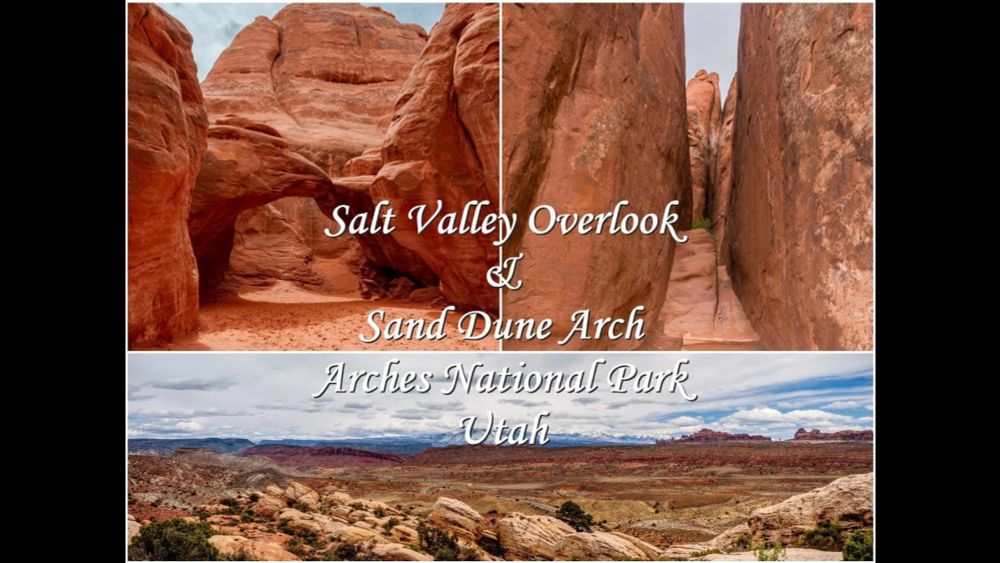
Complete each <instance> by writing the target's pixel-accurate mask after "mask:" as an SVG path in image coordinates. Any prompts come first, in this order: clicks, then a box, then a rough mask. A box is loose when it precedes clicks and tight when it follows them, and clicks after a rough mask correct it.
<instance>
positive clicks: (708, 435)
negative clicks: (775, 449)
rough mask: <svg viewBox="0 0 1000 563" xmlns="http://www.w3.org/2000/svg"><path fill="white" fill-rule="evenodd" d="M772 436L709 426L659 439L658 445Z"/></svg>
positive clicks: (747, 440)
mask: <svg viewBox="0 0 1000 563" xmlns="http://www.w3.org/2000/svg"><path fill="white" fill-rule="evenodd" d="M770 441H771V438H769V437H767V436H761V435H760V434H730V433H729V432H716V431H715V430H710V429H708V428H702V429H701V430H699V431H697V432H695V433H694V434H690V435H687V436H681V437H680V438H671V439H666V440H657V441H656V444H657V445H660V446H662V445H665V444H677V443H697V444H708V443H714V442H770Z"/></svg>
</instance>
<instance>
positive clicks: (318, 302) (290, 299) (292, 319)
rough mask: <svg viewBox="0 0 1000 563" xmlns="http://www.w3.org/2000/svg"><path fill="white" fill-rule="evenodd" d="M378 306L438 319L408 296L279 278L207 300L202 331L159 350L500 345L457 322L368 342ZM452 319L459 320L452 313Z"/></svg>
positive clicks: (434, 310) (396, 313) (389, 315)
mask: <svg viewBox="0 0 1000 563" xmlns="http://www.w3.org/2000/svg"><path fill="white" fill-rule="evenodd" d="M374 309H382V310H384V311H385V314H386V319H390V318H395V317H405V318H407V319H427V320H428V321H431V320H433V319H436V318H438V316H439V315H440V311H441V310H440V309H439V308H437V307H434V306H432V305H430V304H428V303H412V302H410V301H368V300H365V299H362V298H361V297H360V296H359V295H358V294H357V293H347V294H325V293H317V292H312V291H308V290H305V289H301V288H299V287H297V286H295V285H293V284H290V283H288V282H278V283H277V284H275V285H274V286H272V287H269V288H267V289H263V290H253V291H244V292H241V293H239V294H238V295H237V296H232V297H226V298H223V299H221V300H219V301H215V302H212V303H207V304H203V305H202V307H201V313H200V316H199V320H200V323H201V328H200V330H199V331H198V332H197V333H195V334H192V335H190V336H188V337H185V338H182V339H180V340H178V341H177V342H174V343H172V344H170V345H168V346H167V347H165V348H161V349H170V350H400V351H403V350H458V351H461V350H496V349H497V344H496V342H495V341H493V340H483V341H465V340H462V339H461V338H459V337H457V330H456V328H455V323H454V322H451V323H450V324H449V326H448V327H447V329H446V332H447V334H448V337H447V338H444V339H442V340H420V341H417V340H407V339H403V340H397V341H386V340H379V341H378V342H374V343H372V344H365V343H363V342H361V340H360V339H359V337H358V336H359V334H362V333H363V334H365V335H370V334H371V333H372V329H371V327H369V325H368V322H367V319H368V314H369V313H370V312H371V311H372V310H374ZM449 319H450V320H452V321H454V320H455V319H457V315H451V316H450V317H449Z"/></svg>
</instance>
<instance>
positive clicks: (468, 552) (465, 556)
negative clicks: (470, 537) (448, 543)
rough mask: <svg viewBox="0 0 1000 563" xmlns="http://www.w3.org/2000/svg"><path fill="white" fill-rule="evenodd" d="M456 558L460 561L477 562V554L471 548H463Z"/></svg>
mask: <svg viewBox="0 0 1000 563" xmlns="http://www.w3.org/2000/svg"><path fill="white" fill-rule="evenodd" d="M458 558H459V560H460V561H479V552H478V551H476V550H475V549H473V548H471V547H463V548H462V552H461V553H459V554H458Z"/></svg>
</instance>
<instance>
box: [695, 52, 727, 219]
mask: <svg viewBox="0 0 1000 563" xmlns="http://www.w3.org/2000/svg"><path fill="white" fill-rule="evenodd" d="M687 119H688V146H689V148H690V151H691V216H692V217H693V218H694V219H701V218H704V217H708V199H709V197H710V196H711V192H712V187H713V186H714V184H715V169H714V166H713V164H714V162H715V153H716V150H717V148H718V140H719V133H720V127H721V120H722V102H721V101H720V96H719V75H718V74H717V73H714V72H712V73H708V72H705V71H704V70H699V71H698V72H697V74H695V75H694V77H693V78H692V79H691V80H689V81H688V83H687Z"/></svg>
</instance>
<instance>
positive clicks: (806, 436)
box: [793, 428, 875, 442]
mask: <svg viewBox="0 0 1000 563" xmlns="http://www.w3.org/2000/svg"><path fill="white" fill-rule="evenodd" d="M793 439H794V440H812V441H815V440H824V441H834V442H870V441H872V440H874V439H875V433H874V432H873V431H871V430H840V431H838V432H820V431H819V430H818V429H816V428H814V429H812V430H806V429H805V428H799V429H798V430H796V431H795V436H794V438H793Z"/></svg>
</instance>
